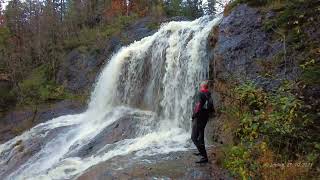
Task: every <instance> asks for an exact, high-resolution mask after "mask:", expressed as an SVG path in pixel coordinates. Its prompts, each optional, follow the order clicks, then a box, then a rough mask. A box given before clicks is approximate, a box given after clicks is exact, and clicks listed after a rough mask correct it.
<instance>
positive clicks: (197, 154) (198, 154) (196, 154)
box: [193, 152, 201, 156]
mask: <svg viewBox="0 0 320 180" xmlns="http://www.w3.org/2000/svg"><path fill="white" fill-rule="evenodd" d="M193 155H195V156H201V153H199V152H194V153H193Z"/></svg>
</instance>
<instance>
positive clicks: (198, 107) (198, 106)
mask: <svg viewBox="0 0 320 180" xmlns="http://www.w3.org/2000/svg"><path fill="white" fill-rule="evenodd" d="M203 96H204V95H203V94H202V93H199V94H198V101H197V103H196V105H195V107H194V110H193V115H192V119H194V118H197V117H198V116H199V113H200V110H201V109H202V107H203V105H204V103H205V98H204V97H203Z"/></svg>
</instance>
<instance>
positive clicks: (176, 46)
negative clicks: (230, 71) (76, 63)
mask: <svg viewBox="0 0 320 180" xmlns="http://www.w3.org/2000/svg"><path fill="white" fill-rule="evenodd" d="M219 20H220V18H215V19H213V18H211V17H209V16H206V17H201V18H199V19H196V20H194V21H191V22H189V21H182V22H169V23H165V24H162V26H161V28H160V29H159V31H158V32H156V33H155V34H154V35H152V36H149V37H146V38H143V39H142V40H140V41H137V42H134V43H132V44H131V45H129V46H127V47H123V48H121V49H120V50H119V51H118V52H117V53H116V54H114V55H113V56H112V58H111V59H110V60H109V62H108V63H107V65H106V67H105V68H104V69H103V71H102V72H101V74H100V75H99V78H98V80H97V82H96V85H95V89H94V90H93V92H92V94H91V98H90V103H89V105H88V109H87V110H86V111H85V112H83V113H81V114H74V115H66V116H61V117H58V118H55V119H52V120H50V121H48V122H45V123H42V124H39V125H37V126H35V127H34V128H32V129H30V130H29V131H27V132H25V133H23V134H22V135H20V136H17V137H15V138H14V139H12V140H10V141H8V142H6V143H4V144H2V145H0V177H3V178H4V179H14V180H16V179H18V180H20V179H74V178H76V177H77V176H79V175H81V174H82V173H83V172H84V171H85V170H87V169H88V168H89V167H91V166H93V165H96V164H98V163H100V162H103V161H106V160H108V159H110V158H112V157H115V156H119V155H127V154H129V153H134V154H135V155H136V156H139V155H155V154H159V153H168V152H171V151H183V150H187V149H188V148H189V147H190V146H189V144H190V141H189V138H190V116H191V113H192V107H193V101H194V96H195V94H196V91H197V88H198V85H199V82H200V81H201V80H204V79H206V78H208V77H209V75H208V73H209V60H210V59H212V58H211V57H210V53H209V52H210V51H209V50H208V43H207V42H208V41H207V38H208V35H209V33H210V32H211V29H212V27H213V26H214V25H216V24H217V23H218V22H219ZM137 114H138V116H137ZM131 116H135V117H137V118H138V122H137V125H138V126H139V130H137V132H136V136H135V137H132V138H130V139H122V140H120V141H117V142H114V143H112V144H105V145H104V146H103V147H99V149H98V150H96V151H94V153H93V154H90V155H87V156H81V155H79V152H80V150H81V149H82V148H83V147H84V146H86V145H88V144H89V143H91V142H92V141H93V139H94V138H95V137H97V136H98V135H99V134H100V133H102V132H103V130H104V129H106V128H107V127H108V126H110V125H111V124H112V123H114V122H117V121H119V120H120V119H121V118H123V117H131ZM21 147H23V148H21ZM28 153H29V154H28ZM30 154H31V155H30ZM17 158H20V160H19V162H16V161H15V159H17Z"/></svg>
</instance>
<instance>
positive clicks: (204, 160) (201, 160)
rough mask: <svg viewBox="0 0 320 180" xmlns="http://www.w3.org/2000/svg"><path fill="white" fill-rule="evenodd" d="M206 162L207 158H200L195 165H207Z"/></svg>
mask: <svg viewBox="0 0 320 180" xmlns="http://www.w3.org/2000/svg"><path fill="white" fill-rule="evenodd" d="M207 162H209V161H208V158H205V157H202V158H201V159H200V160H199V161H196V163H199V164H200V163H207Z"/></svg>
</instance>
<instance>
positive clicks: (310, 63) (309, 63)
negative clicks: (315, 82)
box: [300, 48, 320, 69]
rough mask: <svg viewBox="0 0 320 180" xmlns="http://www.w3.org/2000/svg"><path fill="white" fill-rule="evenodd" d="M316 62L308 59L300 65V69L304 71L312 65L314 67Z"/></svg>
mask: <svg viewBox="0 0 320 180" xmlns="http://www.w3.org/2000/svg"><path fill="white" fill-rule="evenodd" d="M317 52H318V53H320V48H319V49H318V50H317ZM315 63H316V61H315V60H314V59H310V60H309V61H307V62H305V63H304V64H301V65H300V67H301V68H302V69H306V68H308V67H310V66H312V65H314V64H315Z"/></svg>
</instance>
